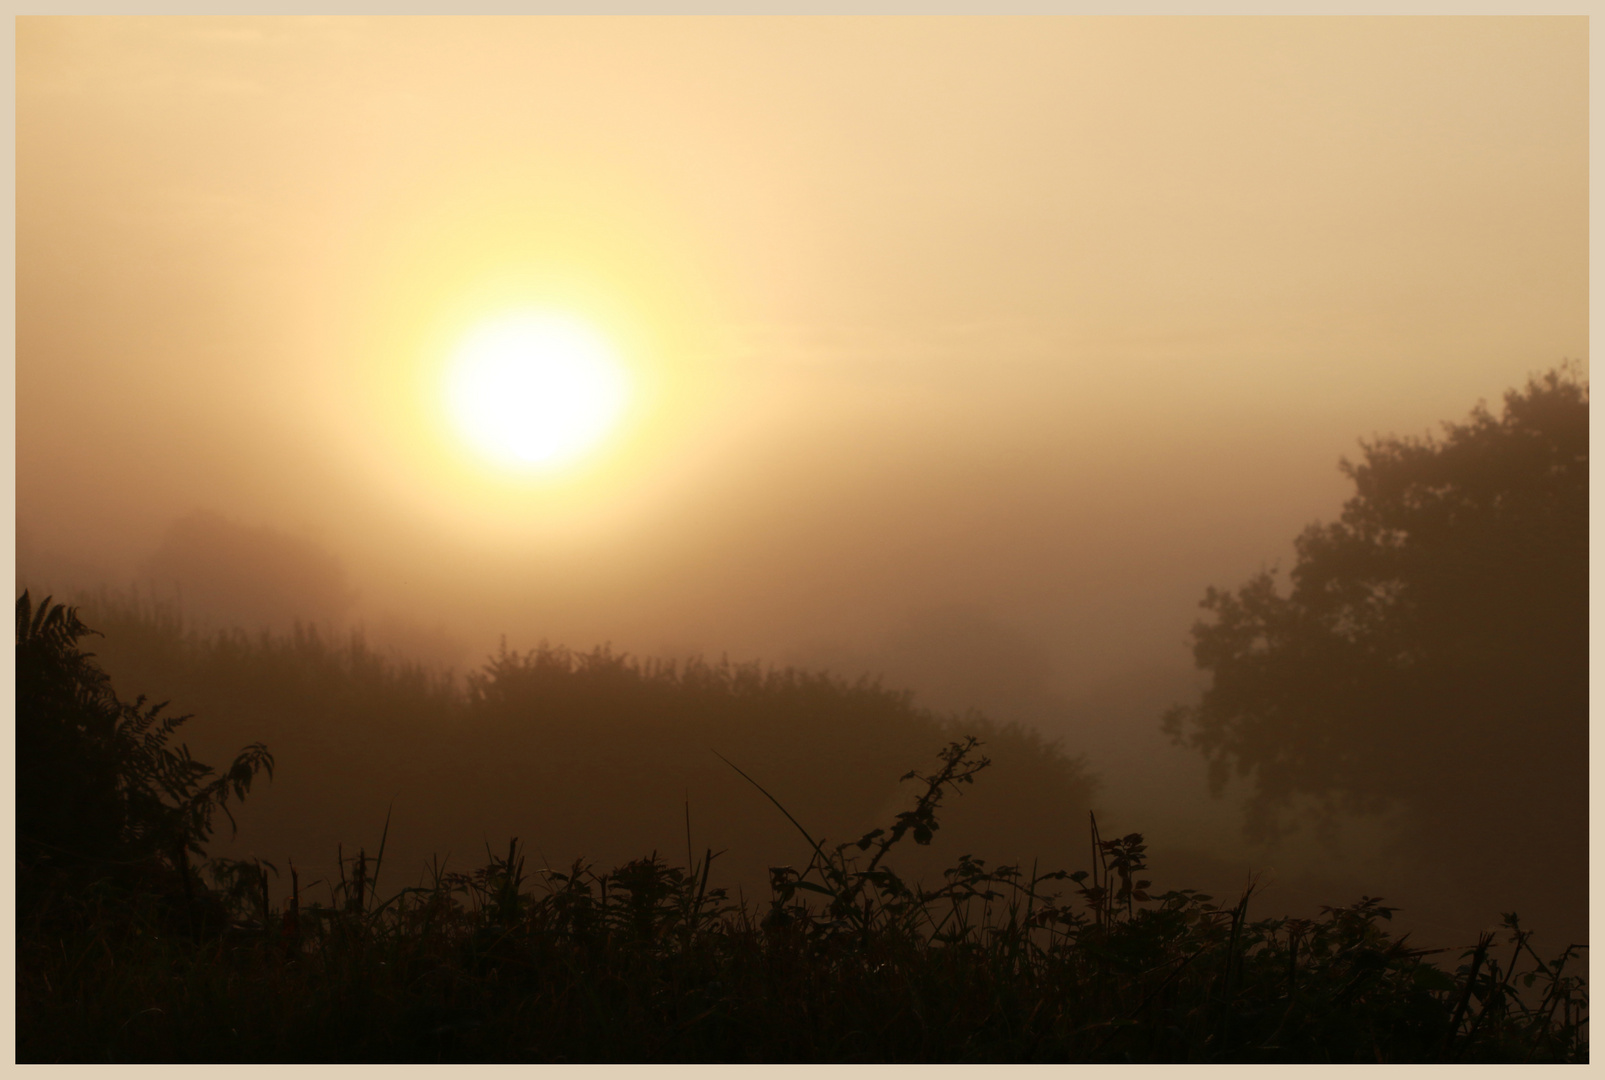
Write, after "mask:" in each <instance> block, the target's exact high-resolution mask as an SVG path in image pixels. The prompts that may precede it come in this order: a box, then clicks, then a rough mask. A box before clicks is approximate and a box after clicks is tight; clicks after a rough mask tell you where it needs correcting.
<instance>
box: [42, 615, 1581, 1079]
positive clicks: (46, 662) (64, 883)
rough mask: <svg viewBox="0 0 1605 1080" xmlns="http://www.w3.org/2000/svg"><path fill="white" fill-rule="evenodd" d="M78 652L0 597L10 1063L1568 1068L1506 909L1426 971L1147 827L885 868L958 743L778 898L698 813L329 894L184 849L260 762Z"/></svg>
mask: <svg viewBox="0 0 1605 1080" xmlns="http://www.w3.org/2000/svg"><path fill="white" fill-rule="evenodd" d="M88 632H89V631H88V629H87V628H86V627H84V626H83V624H82V623H80V622H79V621H78V619H77V617H76V615H75V613H74V612H72V611H71V610H68V609H65V608H62V607H60V606H54V607H53V606H50V605H49V604H48V602H47V603H46V604H42V605H40V607H39V608H38V609H37V610H35V609H34V608H33V607H32V605H31V603H30V600H29V597H28V596H27V595H26V594H24V596H23V597H22V599H21V600H20V601H19V603H18V608H17V638H18V641H17V668H18V680H17V706H18V710H17V712H18V716H17V720H18V751H19V762H18V772H19V788H18V849H17V852H18V919H17V972H18V977H17V1031H18V1044H17V1053H18V1058H19V1060H22V1061H27V1062H65V1061H97V1062H130V1061H350V1062H357V1061H570V1062H594V1061H737V1062H740V1061H759V1062H766V1061H988V1062H1003V1061H1010V1062H1013V1061H1022V1062H1023V1061H1040V1062H1051V1061H1061V1062H1062V1061H1107V1062H1130V1061H1170V1062H1249V1061H1329V1062H1362V1061H1363V1062H1372V1061H1386V1062H1412V1061H1460V1062H1489V1061H1570V1062H1577V1061H1585V1060H1586V1059H1587V1041H1586V1008H1587V1000H1586V990H1585V988H1584V986H1583V983H1582V981H1581V980H1580V979H1579V978H1578V977H1577V976H1576V975H1574V974H1572V973H1570V972H1569V971H1568V964H1569V963H1571V962H1572V961H1573V959H1574V956H1575V951H1574V949H1567V950H1565V951H1564V952H1563V953H1562V954H1561V955H1559V956H1557V957H1553V958H1552V959H1548V960H1545V959H1543V958H1541V956H1540V954H1539V953H1538V952H1536V951H1534V949H1533V947H1532V944H1531V935H1530V932H1529V931H1527V930H1524V929H1523V928H1521V926H1520V924H1519V923H1518V921H1517V919H1516V917H1515V916H1514V915H1510V916H1507V917H1506V919H1505V931H1506V932H1505V933H1504V934H1503V935H1499V936H1496V935H1494V934H1486V935H1484V936H1483V937H1482V938H1481V939H1480V940H1479V941H1477V942H1475V943H1468V945H1467V948H1466V949H1464V950H1453V951H1450V952H1448V953H1435V954H1428V953H1427V952H1425V951H1423V950H1417V949H1414V948H1412V947H1410V945H1409V944H1408V942H1407V941H1405V940H1403V939H1394V938H1392V937H1391V936H1390V935H1389V934H1388V932H1387V921H1388V917H1389V916H1390V915H1391V910H1390V909H1389V908H1387V907H1385V906H1383V905H1382V904H1381V903H1380V902H1379V901H1377V900H1374V899H1369V898H1362V899H1361V900H1360V902H1358V903H1357V904H1353V905H1349V906H1345V907H1334V908H1327V909H1324V911H1323V913H1322V915H1321V917H1320V918H1317V919H1309V920H1300V919H1261V918H1253V917H1251V916H1250V908H1251V906H1252V905H1253V903H1254V895H1253V890H1252V889H1249V890H1248V892H1246V893H1245V894H1244V895H1243V896H1241V897H1238V898H1235V899H1228V900H1226V901H1222V902H1217V901H1216V900H1215V899H1214V898H1212V897H1209V896H1205V895H1202V894H1200V893H1197V892H1193V891H1190V890H1180V891H1170V892H1166V893H1163V894H1154V893H1152V892H1150V883H1149V881H1148V880H1147V879H1146V878H1145V877H1144V876H1143V875H1144V874H1145V872H1146V869H1147V868H1146V865H1145V849H1144V844H1143V839H1142V837H1141V836H1139V835H1136V834H1132V835H1128V836H1124V837H1120V838H1111V839H1105V838H1103V837H1101V836H1100V835H1099V834H1098V831H1097V825H1096V822H1095V821H1093V822H1092V823H1091V837H1090V848H1089V849H1088V851H1089V854H1090V856H1091V861H1090V863H1089V869H1088V870H1086V871H1077V872H1075V873H1066V872H1063V871H1053V872H1046V871H1044V870H1042V869H1041V868H1038V867H1034V866H1033V867H1031V868H1029V869H1027V868H1026V867H1025V866H1023V865H1021V866H991V867H989V866H988V864H987V863H985V862H984V861H982V860H981V859H979V858H972V857H970V856H968V855H965V856H961V857H959V858H958V859H956V860H954V863H953V865H951V866H950V867H948V868H947V869H946V870H945V872H943V873H941V874H940V875H932V876H929V877H927V878H925V879H924V881H923V883H921V884H916V883H915V882H914V880H913V879H912V878H905V877H904V876H901V875H900V874H899V873H898V872H897V871H896V870H895V869H894V864H896V862H897V858H898V856H900V855H902V854H903V853H904V851H905V849H906V847H907V844H906V842H907V841H910V840H912V841H913V843H914V844H915V845H916V847H918V846H921V845H926V844H928V843H929V842H930V841H931V839H932V837H933V835H934V834H935V832H936V831H937V830H938V828H939V826H940V824H941V822H940V819H939V811H941V810H942V802H943V799H944V797H945V796H947V795H949V794H951V793H954V792H957V791H961V790H967V789H969V788H970V787H971V786H972V785H973V784H974V782H975V780H976V778H977V776H978V775H979V774H981V772H982V771H983V770H984V769H985V768H986V767H987V766H988V765H989V764H990V762H988V761H987V759H986V758H985V757H982V756H981V755H980V752H979V744H978V742H977V741H976V740H975V739H974V738H962V739H957V740H955V741H952V742H950V743H949V744H948V746H947V747H946V748H945V749H944V750H943V751H942V752H941V753H940V755H939V760H938V762H937V765H936V767H935V768H934V769H933V770H932V771H931V772H930V773H929V774H928V775H926V774H921V773H910V774H908V775H907V776H905V777H904V779H905V781H907V782H908V783H909V789H910V791H909V794H910V795H911V805H910V808H909V809H907V810H904V811H902V812H900V813H897V814H895V815H893V816H892V817H891V820H889V821H888V823H887V825H886V826H885V827H884V828H883V829H874V830H870V831H869V832H867V833H865V834H863V835H862V836H861V837H860V838H858V839H856V840H853V841H849V842H847V843H842V844H835V843H827V842H825V841H823V840H822V839H819V838H817V837H816V836H814V835H813V834H811V833H810V832H809V831H808V829H807V828H806V825H807V822H806V821H802V820H800V819H793V820H792V821H791V823H790V825H789V826H787V827H788V828H793V829H795V831H796V833H798V834H799V835H801V837H802V839H803V842H804V843H805V845H806V848H805V850H806V851H807V853H808V858H807V859H806V861H801V860H800V861H799V864H798V866H795V867H791V866H778V867H774V868H773V869H772V870H771V871H770V888H769V896H768V898H767V900H759V899H753V898H735V899H733V898H732V897H731V896H730V895H729V894H728V893H727V892H726V890H724V889H722V888H719V887H716V886H713V885H711V884H710V882H711V881H712V880H713V877H712V875H713V872H714V864H715V862H716V860H717V859H718V858H719V853H716V852H715V851H713V850H712V849H710V848H704V849H703V850H702V851H701V853H700V854H698V853H696V851H695V850H694V849H692V848H690V828H689V823H687V826H686V830H685V835H686V846H687V850H686V862H685V863H684V864H683V865H678V866H677V865H673V863H672V862H671V860H670V859H668V858H667V857H665V856H663V855H661V854H660V853H657V852H654V853H652V854H650V855H647V856H646V857H644V858H637V859H635V860H633V861H628V862H624V863H623V864H622V865H618V866H616V867H615V868H614V869H612V870H611V871H608V872H605V873H604V872H601V871H600V870H598V869H597V868H596V867H594V866H591V865H587V864H585V863H584V862H574V863H572V864H568V865H563V866H560V867H551V866H542V865H540V864H539V863H538V862H531V861H530V856H529V854H528V852H527V851H526V850H525V849H524V848H523V847H522V846H520V845H519V843H518V842H517V841H516V840H515V841H512V842H510V843H509V844H508V845H507V848H506V852H505V854H500V853H491V852H489V851H487V852H486V854H485V861H484V864H483V865H482V866H481V868H480V869H478V870H477V871H475V872H473V873H460V872H456V871H452V870H448V869H446V868H445V867H443V866H438V865H437V866H436V867H435V868H434V871H433V873H432V874H431V875H430V877H429V879H428V880H426V881H424V882H423V883H422V884H421V885H418V886H409V887H405V888H400V889H395V888H394V887H391V888H390V890H389V891H385V890H384V889H382V888H381V885H382V884H383V883H384V881H385V880H387V879H385V878H384V877H383V874H384V872H385V869H386V864H385V851H384V847H385V841H386V839H387V838H386V837H385V836H381V841H380V844H379V845H378V848H377V850H376V851H375V852H374V853H373V854H372V855H371V856H370V854H369V853H368V852H366V851H362V850H359V851H358V852H357V853H356V854H355V855H354V856H348V855H346V854H345V853H343V852H342V853H341V855H340V858H339V860H338V872H337V875H336V876H333V877H330V878H327V879H324V880H319V881H315V882H314V881H304V880H302V878H301V875H300V873H299V872H298V871H297V870H296V869H295V868H294V867H293V866H290V865H288V864H287V865H286V866H285V867H284V868H283V872H282V873H280V872H279V868H278V867H276V866H270V865H269V864H267V863H264V862H260V861H255V860H253V861H249V862H247V861H239V860H224V859H212V860H210V861H202V860H203V858H204V855H205V845H206V844H207V843H208V842H209V841H210V839H211V837H212V833H213V826H214V825H215V824H216V823H217V822H218V821H219V820H220V819H219V818H218V815H217V812H218V811H223V812H224V813H225V814H227V813H228V812H229V809H230V803H231V801H232V802H238V801H239V800H240V799H242V798H244V797H245V796H246V795H247V793H248V792H249V791H250V790H251V783H252V780H253V779H255V778H256V777H258V776H259V774H260V773H261V772H263V771H267V772H269V773H270V774H271V772H272V769H273V767H274V759H273V757H272V756H271V755H269V754H268V752H267V750H266V748H264V747H262V746H260V745H252V746H248V747H246V748H245V750H244V751H243V752H241V753H240V754H239V755H238V756H237V757H236V758H235V759H234V763H233V764H232V765H231V766H230V768H229V769H228V770H227V771H226V772H225V773H224V774H223V775H222V776H216V775H214V773H213V771H212V770H211V769H209V768H208V767H207V766H205V765H202V764H200V763H198V762H196V761H194V760H193V759H192V758H191V757H190V755H189V753H188V751H187V750H186V749H184V748H183V747H175V746H173V745H172V737H173V735H174V734H175V733H176V731H177V730H178V727H179V725H180V724H181V723H182V718H172V717H163V715H162V712H163V710H162V709H161V708H159V707H158V708H152V707H147V706H146V705H145V704H144V702H143V701H142V700H141V701H138V702H135V703H132V704H130V703H127V702H123V701H121V700H120V699H119V698H118V697H117V696H116V694H115V693H114V692H113V691H112V689H111V686H110V683H109V680H107V678H106V677H105V675H104V674H103V673H102V672H101V671H100V669H99V668H98V667H97V665H96V664H95V662H94V660H93V659H92V658H91V657H90V656H89V655H87V654H86V653H84V652H83V651H82V650H81V649H80V648H79V647H78V646H79V642H80V639H82V638H83V637H84V635H85V634H86V633H88ZM737 764H739V763H737ZM721 768H725V766H723V765H722V766H721ZM727 771H730V770H727ZM734 772H735V773H736V774H737V775H738V779H739V780H740V781H741V782H742V783H746V784H751V785H752V787H753V788H756V789H757V790H758V791H759V792H762V794H763V795H764V796H768V795H769V792H767V791H764V790H763V788H762V787H761V786H760V785H761V780H759V779H753V778H748V777H746V775H745V774H744V773H741V772H740V770H739V769H735V770H734ZM69 790H70V792H71V793H72V796H73V797H72V798H71V799H65V798H63V797H62V795H61V793H62V792H63V791H69ZM771 801H773V802H774V803H775V820H777V821H780V822H784V821H785V819H786V818H791V817H792V814H791V812H790V809H789V808H788V807H786V806H785V805H783V803H782V802H781V801H780V800H778V799H773V798H772V797H771ZM73 807H78V808H81V811H80V810H73V809H71V808H73ZM781 815H784V817H782V816H781ZM192 857H193V860H192ZM286 879H287V880H286ZM1574 966H1575V965H1574Z"/></svg>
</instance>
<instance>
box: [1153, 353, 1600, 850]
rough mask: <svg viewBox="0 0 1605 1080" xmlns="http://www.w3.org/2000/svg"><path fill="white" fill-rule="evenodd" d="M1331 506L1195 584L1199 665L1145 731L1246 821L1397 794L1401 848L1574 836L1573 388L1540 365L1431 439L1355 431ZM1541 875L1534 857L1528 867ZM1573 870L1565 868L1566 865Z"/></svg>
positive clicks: (1577, 839) (1581, 735) (1320, 813)
mask: <svg viewBox="0 0 1605 1080" xmlns="http://www.w3.org/2000/svg"><path fill="white" fill-rule="evenodd" d="M1361 447H1362V450H1363V456H1362V458H1361V460H1360V461H1359V462H1358V463H1354V462H1350V461H1347V460H1345V461H1344V462H1343V463H1342V465H1341V468H1342V470H1343V472H1344V473H1345V474H1346V475H1347V476H1348V477H1349V478H1350V479H1351V480H1352V481H1353V482H1354V487H1355V493H1354V495H1353V496H1352V497H1351V498H1350V499H1349V500H1348V502H1347V503H1346V504H1345V505H1344V508H1343V511H1342V516H1341V517H1340V519H1339V520H1338V521H1336V522H1333V523H1330V524H1315V525H1311V526H1310V527H1309V528H1308V529H1306V530H1305V531H1304V533H1303V534H1302V535H1301V536H1299V537H1298V538H1297V541H1296V552H1297V561H1296V565H1295V566H1294V567H1293V569H1292V571H1291V574H1290V575H1289V576H1290V579H1291V582H1290V585H1291V587H1290V589H1288V590H1287V591H1286V592H1283V591H1282V590H1281V589H1279V587H1278V582H1277V580H1276V575H1275V574H1274V573H1273V572H1264V573H1261V574H1259V575H1257V576H1255V577H1254V578H1252V579H1251V580H1250V581H1248V582H1247V583H1246V584H1244V585H1243V586H1242V587H1240V588H1238V589H1237V590H1235V591H1228V590H1220V589H1215V588H1211V589H1209V590H1208V591H1207V593H1206V594H1205V597H1204V600H1203V605H1202V606H1203V607H1204V608H1205V609H1206V610H1207V611H1209V612H1210V613H1211V615H1212V616H1213V618H1212V619H1210V620H1206V621H1202V622H1200V623H1198V624H1197V625H1196V626H1195V627H1194V629H1193V640H1194V647H1193V652H1194V658H1195V660H1196V662H1197V664H1198V666H1199V667H1200V668H1202V669H1204V670H1207V671H1208V672H1210V673H1211V675H1212V682H1211V685H1210V686H1209V687H1208V688H1207V689H1206V690H1205V692H1204V693H1203V695H1202V698H1201V700H1200V701H1199V702H1198V703H1197V704H1195V705H1192V706H1188V707H1178V708H1175V709H1173V710H1171V711H1170V712H1169V713H1168V714H1167V715H1166V717H1165V720H1164V723H1165V727H1166V730H1167V731H1168V732H1169V733H1170V734H1171V736H1172V738H1174V739H1175V740H1176V741H1178V742H1180V743H1184V744H1186V745H1190V746H1192V747H1194V748H1196V749H1198V750H1199V751H1201V752H1202V753H1203V754H1204V756H1205V757H1206V758H1207V759H1208V761H1209V764H1210V770H1211V782H1212V784H1213V785H1214V786H1215V788H1216V790H1217V791H1219V790H1220V788H1221V787H1223V786H1224V784H1225V782H1226V780H1227V779H1228V777H1229V776H1230V775H1232V774H1233V773H1234V772H1235V773H1236V774H1237V775H1238V776H1239V777H1241V778H1243V779H1244V781H1245V782H1246V784H1247V786H1248V792H1249V818H1248V822H1247V824H1248V828H1249V831H1250V833H1251V834H1254V835H1258V836H1260V837H1266V836H1274V835H1275V834H1276V833H1277V832H1278V831H1280V830H1281V828H1282V827H1284V826H1286V825H1288V824H1290V823H1291V822H1293V821H1296V820H1299V819H1301V818H1307V817H1308V816H1309V815H1313V816H1314V817H1315V818H1316V819H1317V820H1319V821H1330V820H1332V819H1333V817H1334V815H1335V814H1337V813H1339V812H1342V811H1361V812H1379V811H1387V810H1393V811H1403V814H1402V820H1403V821H1405V822H1406V823H1407V828H1409V829H1410V830H1411V839H1412V840H1414V841H1415V842H1416V843H1417V844H1418V845H1422V846H1421V847H1420V850H1433V849H1440V850H1441V849H1445V848H1450V849H1452V848H1454V847H1455V845H1457V844H1459V845H1469V844H1473V843H1474V844H1477V845H1482V846H1485V847H1486V846H1487V845H1496V844H1504V843H1511V844H1516V845H1521V846H1524V847H1532V848H1534V849H1543V850H1544V851H1545V852H1548V853H1549V854H1550V856H1553V855H1554V853H1555V852H1556V851H1557V850H1558V848H1557V845H1559V847H1560V848H1564V849H1565V850H1566V851H1567V852H1569V853H1572V854H1579V855H1580V853H1581V850H1582V845H1583V843H1584V842H1585V841H1586V828H1587V797H1588V772H1587V749H1588V385H1587V382H1586V379H1585V378H1584V377H1582V376H1580V375H1579V373H1578V372H1577V371H1576V370H1575V369H1570V368H1564V369H1561V370H1556V371H1551V372H1549V373H1548V374H1545V375H1543V376H1541V377H1538V378H1535V379H1532V380H1530V381H1529V382H1528V384H1527V385H1526V387H1524V388H1522V389H1519V390H1512V391H1510V392H1508V393H1507V394H1506V395H1505V400H1504V409H1503V412H1502V414H1501V415H1498V416H1495V415H1494V414H1493V413H1492V412H1490V411H1489V410H1488V409H1487V407H1486V406H1484V405H1478V406H1477V408H1475V409H1474V410H1473V411H1472V413H1471V415H1470V417H1469V418H1468V419H1466V420H1465V421H1463V422H1461V423H1447V424H1445V425H1444V431H1443V434H1442V436H1441V437H1437V438H1434V437H1431V436H1428V437H1423V438H1384V439H1379V440H1376V441H1373V442H1368V443H1367V442H1362V444H1361ZM1546 872H1547V871H1546ZM1579 880H1580V879H1579Z"/></svg>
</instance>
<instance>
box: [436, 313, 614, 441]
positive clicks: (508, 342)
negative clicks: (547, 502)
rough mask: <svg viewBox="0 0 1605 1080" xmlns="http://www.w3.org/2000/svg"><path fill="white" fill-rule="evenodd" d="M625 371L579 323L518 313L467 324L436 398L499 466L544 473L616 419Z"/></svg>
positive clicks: (605, 430)
mask: <svg viewBox="0 0 1605 1080" xmlns="http://www.w3.org/2000/svg"><path fill="white" fill-rule="evenodd" d="M627 396H628V384H627V380H626V378H625V373H624V368H623V366H622V364H621V363H620V361H619V358H618V356H617V355H616V354H615V352H614V350H613V348H612V347H611V345H610V344H609V343H608V341H607V340H606V339H605V338H603V337H602V336H601V335H600V334H598V333H597V332H596V331H595V330H594V329H593V328H591V327H590V326H589V325H587V324H586V323H584V322H582V321H580V320H578V319H574V318H571V317H568V316H565V315H561V314H554V313H550V312H519V313H516V314H511V315H504V316H501V317H498V318H495V319H492V320H490V321H487V322H484V323H481V324H479V325H478V326H476V327H475V328H474V329H473V330H471V331H470V332H469V333H468V334H467V335H466V336H464V337H463V339H462V340H461V342H460V343H459V344H458V346H457V347H456V349H455V350H454V351H453V352H452V355H451V359H450V362H449V363H448V365H447V369H446V386H445V404H446V409H447V412H448V414H449V417H450V420H451V423H452V426H453V428H454V429H455V430H456V432H457V434H458V435H459V436H460V437H461V438H462V439H463V440H464V441H465V442H466V443H468V444H469V445H470V446H471V447H473V448H474V449H475V450H477V451H478V452H479V453H481V454H483V455H484V456H486V457H488V458H490V459H491V460H493V461H495V462H498V463H499V464H502V465H505V466H510V467H514V468H520V469H531V470H549V469H552V468H554V467H557V466H561V465H566V464H569V463H571V462H573V461H575V460H576V459H578V458H580V457H583V456H584V455H585V454H586V453H587V452H588V451H591V450H593V449H595V448H596V446H597V445H598V444H599V443H600V442H601V441H602V440H603V439H604V438H605V437H606V436H607V434H608V433H609V432H610V431H611V430H613V428H614V427H615V426H616V425H617V424H618V421H619V419H620V416H621V414H622V413H623V410H624V405H625V401H626V398H627Z"/></svg>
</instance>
